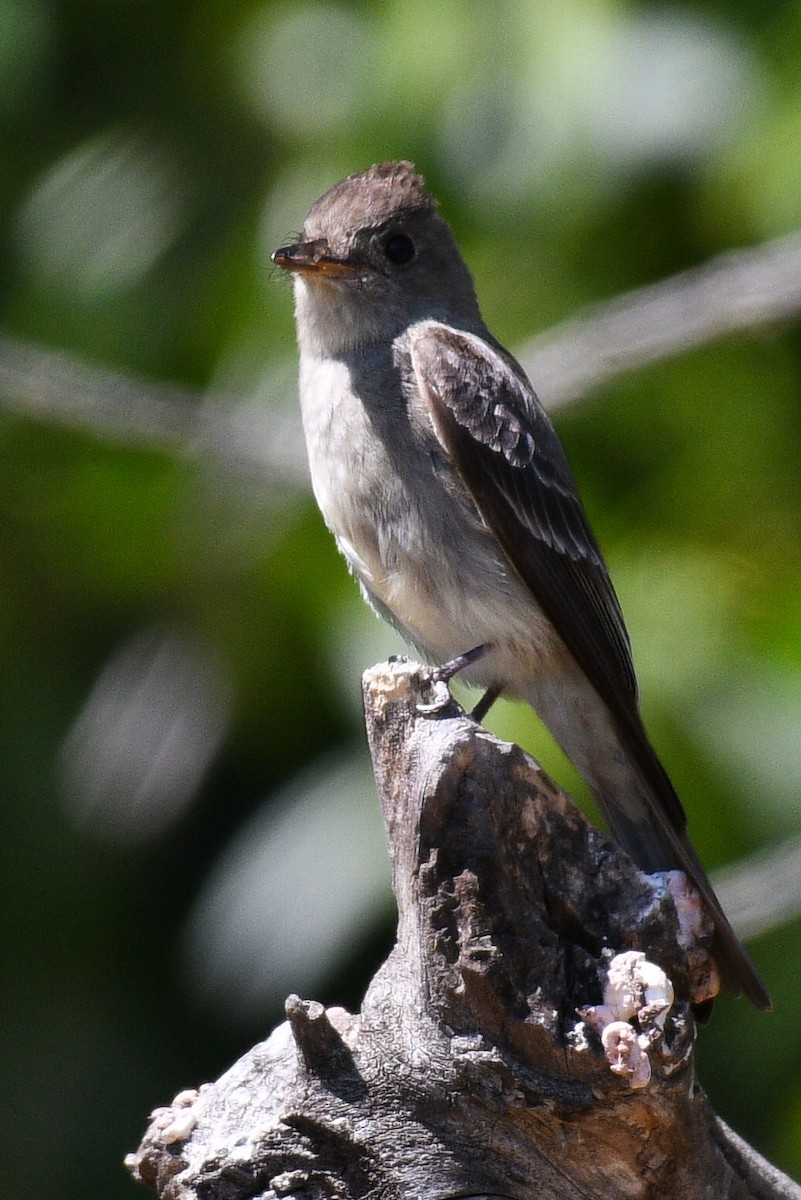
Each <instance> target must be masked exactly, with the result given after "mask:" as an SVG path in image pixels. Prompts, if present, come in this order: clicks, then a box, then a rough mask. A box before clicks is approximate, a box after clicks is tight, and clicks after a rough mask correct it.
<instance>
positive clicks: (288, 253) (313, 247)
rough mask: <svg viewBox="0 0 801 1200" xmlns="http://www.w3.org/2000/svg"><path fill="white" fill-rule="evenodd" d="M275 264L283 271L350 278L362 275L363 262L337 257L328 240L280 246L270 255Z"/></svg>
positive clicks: (329, 277)
mask: <svg viewBox="0 0 801 1200" xmlns="http://www.w3.org/2000/svg"><path fill="white" fill-rule="evenodd" d="M272 259H273V262H274V263H275V265H276V266H278V267H282V268H283V270H285V271H296V272H297V273H298V274H300V275H321V276H323V277H324V278H326V279H352V278H353V277H354V276H356V275H363V274H364V271H365V264H364V263H361V262H354V261H353V260H352V259H347V258H337V257H336V256H335V255H333V254H331V252H330V250H329V248H328V242H326V241H325V240H324V239H319V240H318V241H315V242H295V243H294V244H293V245H291V246H281V248H280V249H279V250H276V251H274V253H273V256H272Z"/></svg>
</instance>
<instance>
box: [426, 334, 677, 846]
mask: <svg viewBox="0 0 801 1200" xmlns="http://www.w3.org/2000/svg"><path fill="white" fill-rule="evenodd" d="M410 353H411V358H412V365H413V368H414V372H415V377H416V380H417V383H418V386H419V389H420V392H421V394H422V396H423V397H424V399H425V401H426V403H427V405H428V407H429V411H430V413H431V418H432V421H433V424H434V428H435V431H436V433H437V436H438V438H439V439H440V441H441V442H442V444H443V446H444V447H445V449H446V451H447V452H448V454H449V456H450V459H451V461H452V462H453V465H454V467H455V468H456V470H457V472H458V474H459V475H460V477H461V479H462V480H463V482H464V484H465V485H466V487H467V488H468V490H469V491H470V493H471V495H472V497H473V499H474V501H475V503H476V506H477V507H478V510H479V512H480V514H481V516H482V518H483V520H484V521H485V522H486V524H487V526H488V527H489V529H491V530H492V532H493V533H494V534H495V536H496V537H497V539H498V541H499V543H500V545H501V547H502V548H503V550H504V552H505V554H506V556H507V558H508V559H509V562H510V563H511V564H512V566H513V567H514V569H515V571H516V572H517V574H518V575H519V576H520V578H521V579H522V581H523V583H524V584H525V585H526V587H527V588H528V589H529V591H530V592H531V594H532V596H533V597H534V599H535V600H536V601H537V603H538V604H539V606H540V608H541V609H542V610H543V612H544V613H545V615H546V617H547V618H548V620H549V621H550V622H551V624H552V625H553V627H554V629H555V630H556V632H557V633H558V635H559V637H560V638H561V639H562V641H563V642H564V644H565V646H566V647H567V648H568V650H569V651H570V653H571V654H572V656H573V658H574V659H575V660H576V663H577V664H578V666H579V667H580V668H581V670H582V671H583V672H584V674H585V675H586V677H587V679H588V680H589V681H590V683H591V684H592V686H593V688H594V689H595V691H596V692H597V694H598V696H599V697H600V698H601V700H602V701H603V702H604V704H605V705H606V707H607V708H608V710H609V712H610V713H611V714H612V716H613V718H614V719H615V721H616V724H617V726H618V728H619V731H620V733H621V736H622V738H623V741H624V743H625V744H626V745H627V746H628V748H629V750H630V752H631V755H632V758H633V760H634V762H635V763H637V765H638V767H639V769H640V771H641V773H642V774H643V776H644V778H645V780H646V781H648V782H649V783H650V785H651V787H652V788H653V791H654V793H655V794H656V795H658V796H659V799H660V802H661V804H662V805H663V806H664V809H663V814H664V816H667V817H668V818H669V820H670V822H671V823H672V824H673V827H674V829H677V830H683V829H684V828H685V826H686V818H685V815H684V809H683V808H682V805H681V802H680V800H679V799H678V797H677V796H676V793H675V791H674V789H673V787H672V785H671V783H670V781H669V779H668V777H667V775H666V773H665V771H664V768H663V767H662V764H661V763H660V762H659V759H658V757H657V755H656V753H655V752H654V750H653V748H652V747H651V744H650V742H649V741H648V737H647V735H646V733H645V730H644V728H643V725H642V721H641V718H640V715H639V711H638V708H637V680H636V677H635V674H634V666H633V663H632V659H631V648H630V644H629V638H628V633H627V631H626V625H625V622H624V620H623V614H622V613H621V611H620V604H619V603H618V599H617V596H616V595H615V591H614V588H613V587H612V582H611V580H610V578H609V572H608V571H607V569H606V564H605V562H604V559H603V555H602V553H601V549H600V547H599V545H598V543H597V541H596V539H595V535H594V534H593V532H592V530H591V528H590V525H589V522H588V520H587V516H586V514H585V512H584V508H583V506H582V503H581V500H580V499H579V495H578V489H577V487H576V484H575V481H574V479H573V475H572V472H571V470H570V466H569V464H568V462H567V458H566V456H565V453H564V450H563V449H562V445H561V442H560V441H559V438H558V437H557V435H556V431H555V430H554V428H553V426H552V425H551V422H550V419H549V418H548V415H547V413H546V412H545V409H544V408H543V407H542V405H541V404H540V402H539V400H538V399H537V397H536V394H535V393H534V390H533V388H532V387H531V384H530V383H529V382H528V380H527V379H526V376H525V374H524V372H523V370H522V368H521V367H520V366H519V365H518V364H517V363H515V362H514V360H513V359H511V357H507V356H506V353H505V351H502V350H501V349H500V348H497V349H496V348H495V346H493V345H492V344H491V343H489V342H487V341H485V340H484V339H483V338H480V337H477V336H476V335H475V334H471V333H465V332H462V331H459V330H456V329H452V328H451V327H449V326H447V325H443V324H440V323H438V322H435V321H428V322H425V323H424V324H422V325H420V326H418V328H417V330H416V331H415V334H414V336H413V337H412V339H411V345H410ZM663 814H658V816H663ZM664 816H663V819H664Z"/></svg>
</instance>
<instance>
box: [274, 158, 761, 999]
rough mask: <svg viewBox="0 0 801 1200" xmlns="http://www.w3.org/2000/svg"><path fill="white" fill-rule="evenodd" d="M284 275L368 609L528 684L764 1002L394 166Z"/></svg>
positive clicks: (528, 692)
mask: <svg viewBox="0 0 801 1200" xmlns="http://www.w3.org/2000/svg"><path fill="white" fill-rule="evenodd" d="M273 257H274V259H275V261H276V262H277V263H278V264H279V266H281V267H284V268H285V269H287V270H289V271H291V272H292V275H293V278H294V282H295V306H296V320H297V331H298V345H299V349H300V397H301V407H302V411H303V422H304V429H305V434H306V441H307V447H308V453H309V464H310V468H311V475H312V483H313V487H314V491H315V495H316V497H317V501H318V503H319V505H320V509H321V511H322V513H323V516H324V518H325V520H326V523H327V524H328V526H329V527H330V529H331V530H332V532H333V534H334V537H335V538H336V540H337V544H338V546H339V548H340V550H341V551H342V553H343V554H344V555H345V558H346V559H347V561H348V563H349V565H350V567H351V570H352V571H353V573H354V574H355V575H356V577H357V579H358V580H359V583H360V586H361V588H362V591H363V593H364V595H365V597H366V599H367V600H368V602H369V603H370V604H372V606H373V607H374V608H375V609H376V610H377V611H378V612H379V613H380V614H381V615H382V616H384V617H385V618H386V619H388V620H389V621H391V622H392V623H393V625H395V627H396V628H397V629H398V630H399V631H400V632H401V634H402V635H403V636H404V637H405V638H407V639H408V640H409V641H410V642H411V643H412V644H414V645H415V646H417V647H418V648H419V649H420V650H421V651H422V652H423V653H424V654H425V655H427V656H428V657H429V658H430V659H432V660H434V661H439V662H444V661H446V660H449V659H452V658H455V657H456V656H457V655H459V654H462V653H463V652H465V651H468V650H471V649H473V648H474V647H477V646H485V647H487V650H486V652H485V653H484V654H483V656H482V657H481V658H480V659H479V660H478V661H477V662H475V663H474V664H473V665H471V666H470V667H469V668H468V670H467V671H466V673H465V674H466V677H467V678H468V681H469V682H472V683H476V684H480V685H483V686H484V687H486V688H489V689H491V690H492V691H494V692H497V693H500V692H503V693H505V694H508V695H511V696H519V697H523V698H524V699H526V700H527V701H528V702H529V703H530V704H531V705H532V706H533V707H534V709H535V710H536V712H537V713H538V715H539V717H540V718H541V720H542V721H543V722H544V724H545V725H546V726H547V727H548V728H549V729H550V731H551V732H552V734H553V735H554V737H555V738H556V740H557V741H558V742H559V743H560V745H561V746H562V748H563V749H564V750H565V752H566V754H567V755H568V757H569V758H570V759H571V760H572V762H573V763H574V765H575V766H576V768H577V769H578V770H579V772H580V773H581V774H582V775H583V776H584V778H585V779H586V780H587V782H588V783H589V786H590V788H591V789H592V791H593V793H594V794H595V796H596V797H597V799H598V801H599V803H600V805H601V807H602V810H603V812H604V814H605V816H606V818H607V820H608V822H609V825H610V827H611V828H612V830H613V832H614V833H615V834H616V836H617V837H618V839H619V840H620V842H621V843H622V845H623V846H624V847H625V848H626V850H627V851H628V852H629V854H630V855H631V857H632V858H633V859H634V861H635V862H636V863H637V864H638V866H640V867H641V868H642V869H643V870H646V871H660V870H670V869H673V868H678V869H680V870H683V871H685V872H686V874H687V875H688V876H689V877H690V879H691V880H692V882H693V883H694V884H695V886H696V888H697V889H698V890H699V891H700V893H701V894H702V896H703V897H704V900H705V902H706V904H707V906H708V909H709V911H710V913H711V915H712V917H713V920H714V923H715V931H716V941H715V955H716V959H717V962H718V964H719V966H720V968H721V970H722V972H723V974H724V976H725V977H726V979H727V981H728V983H729V985H730V987H731V988H732V989H733V990H734V991H735V992H740V991H743V992H745V993H746V995H747V996H748V997H749V998H750V999H751V1000H752V1001H753V1002H754V1003H755V1004H756V1005H757V1006H758V1007H760V1008H768V1007H769V1006H770V999H769V997H768V994H767V992H766V990H765V987H764V984H763V983H762V981H761V979H760V978H759V975H758V974H757V972H756V970H755V968H754V966H753V964H752V963H751V961H750V959H749V958H748V955H747V954H746V952H745V950H744V949H743V948H742V946H741V945H740V943H739V941H738V940H737V938H736V936H735V934H734V932H733V931H732V929H731V926H730V925H729V923H728V921H727V920H726V917H725V915H724V914H723V912H722V910H721V908H720V905H719V903H718V901H717V899H716V897H715V895H714V892H713V890H712V887H711V884H710V883H709V880H708V878H707V876H706V873H705V872H704V870H703V867H702V866H701V864H700V862H699V860H698V858H697V856H696V854H695V852H694V850H693V848H692V846H691V844H690V842H689V839H688V838H687V834H686V820H685V815H684V810H683V808H682V805H681V803H680V801H679V799H678V797H677V795H676V793H675V791H674V789H673V787H672V785H671V783H670V780H669V779H668V776H667V774H666V773H665V770H664V768H663V767H662V765H661V763H660V761H659V759H658V757H657V755H656V753H655V751H654V750H653V748H652V746H651V744H650V742H649V740H648V737H647V734H646V732H645V729H644V727H643V724H642V721H641V718H640V715H639V710H638V706H637V684H636V678H635V674H634V667H633V665H632V660H631V651H630V648H629V639H628V634H627V632H626V627H625V624H624V621H623V616H622V614H621V611H620V606H619V604H618V601H617V597H616V595H615V592H614V589H613V587H612V583H611V581H610V579H609V574H608V572H607V569H606V565H605V563H604V560H603V555H602V553H601V550H600V548H599V546H598V543H597V541H596V539H595V537H594V535H593V533H592V530H591V528H590V526H589V523H588V521H587V517H586V515H585V513H584V509H583V507H582V504H581V500H580V499H579V495H578V490H577V488H576V484H575V481H574V479H573V476H572V473H571V471H570V467H569V465H568V462H567V459H566V457H565V454H564V451H563V449H562V446H561V444H560V442H559V439H558V437H557V435H556V433H555V431H554V429H553V426H552V425H551V422H550V420H549V418H548V416H547V414H546V413H545V411H544V409H543V408H542V406H541V404H540V403H539V401H538V400H537V397H536V395H535V393H534V390H533V388H532V387H531V384H530V383H529V381H528V379H527V378H526V375H525V373H524V371H523V369H522V367H521V366H520V365H519V364H518V363H517V362H516V361H515V360H514V359H513V358H512V356H511V355H510V354H508V353H507V351H505V350H504V349H503V347H502V346H500V345H499V344H498V342H496V341H495V339H494V338H493V337H492V335H491V334H490V332H489V331H488V330H487V328H486V326H485V325H484V322H483V321H482V318H481V314H480V312H479V308H478V303H477V300H476V296H475V291H474V288H473V282H472V279H471V277H470V273H469V271H468V269H467V267H466V266H465V264H464V262H463V260H462V258H461V255H460V254H459V251H458V249H457V247H456V244H455V242H454V239H453V235H452V234H451V231H450V229H449V227H448V226H447V224H446V223H445V222H444V221H443V220H442V218H441V217H440V216H439V215H438V213H437V211H436V206H435V204H434V202H433V200H432V199H431V197H430V196H429V195H428V194H427V192H426V190H425V185H424V182H423V180H422V178H421V177H420V176H419V175H418V174H417V173H416V172H415V171H414V168H413V167H412V165H411V164H410V163H405V162H396V163H385V164H381V165H378V166H374V167H371V168H370V169H369V170H367V171H363V172H360V173H358V174H355V175H351V176H349V177H348V178H347V179H345V180H343V181H342V182H341V183H338V184H337V185H336V186H335V187H333V188H331V189H330V191H328V192H326V193H325V195H324V196H322V197H321V198H320V199H319V200H318V201H317V203H316V204H315V205H314V206H313V207H312V209H311V211H310V212H309V215H308V217H307V218H306V222H305V224H304V228H303V235H302V238H301V239H300V240H299V241H298V242H297V243H295V244H293V245H290V246H285V247H282V248H281V249H280V250H277V251H276V252H275V254H274V256H273Z"/></svg>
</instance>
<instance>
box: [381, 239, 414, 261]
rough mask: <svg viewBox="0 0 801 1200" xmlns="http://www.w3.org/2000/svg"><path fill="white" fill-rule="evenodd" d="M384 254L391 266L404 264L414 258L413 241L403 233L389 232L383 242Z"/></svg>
mask: <svg viewBox="0 0 801 1200" xmlns="http://www.w3.org/2000/svg"><path fill="white" fill-rule="evenodd" d="M384 254H385V255H386V256H387V258H388V259H389V261H390V262H391V263H392V264H393V266H396V267H402V266H405V264H406V263H409V262H411V261H412V259H413V258H414V255H415V249H414V242H413V241H412V239H411V238H409V237H407V236H406V234H405V233H391V234H390V235H389V237H388V238H387V239H386V241H385V242H384Z"/></svg>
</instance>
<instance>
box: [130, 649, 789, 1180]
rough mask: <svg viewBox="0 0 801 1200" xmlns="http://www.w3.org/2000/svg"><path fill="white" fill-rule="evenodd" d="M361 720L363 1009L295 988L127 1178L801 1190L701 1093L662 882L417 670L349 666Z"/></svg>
mask: <svg viewBox="0 0 801 1200" xmlns="http://www.w3.org/2000/svg"><path fill="white" fill-rule="evenodd" d="M365 709H366V717H367V728H368V736H369V741H370V750H371V753H372V756H373V763H374V768H375V774H376V782H377V785H378V791H379V795H380V797H381V803H382V807H383V811H384V816H385V820H386V825H387V831H388V840H389V846H390V854H391V857H392V861H393V874H394V887H395V893H396V896H397V901H398V914H399V922H398V939H397V944H396V946H395V949H394V950H393V952H392V953H391V955H390V957H389V959H388V960H387V962H386V963H385V964H384V965H383V967H381V969H380V970H379V971H378V973H377V974H376V976H375V978H374V979H373V981H372V983H371V985H370V987H369V989H368V992H367V995H366V996H365V999H364V1003H363V1005H362V1009H361V1013H360V1014H358V1015H355V1016H353V1015H350V1014H348V1013H346V1012H345V1011H344V1010H342V1009H328V1010H325V1009H323V1007H322V1006H321V1005H319V1004H317V1003H315V1002H309V1001H302V1000H299V999H298V998H297V997H290V999H289V1000H288V1001H287V1015H288V1022H287V1023H286V1024H284V1025H282V1026H280V1027H279V1028H278V1029H276V1030H275V1032H274V1033H273V1034H272V1036H271V1037H270V1038H269V1039H268V1040H267V1041H266V1042H264V1043H263V1044H261V1045H259V1046H256V1047H255V1048H254V1049H253V1050H251V1051H250V1052H249V1053H248V1054H246V1055H245V1056H244V1057H243V1058H242V1059H240V1061H239V1062H238V1063H236V1064H235V1065H234V1066H233V1067H232V1068H231V1070H230V1071H228V1072H227V1073H226V1074H225V1075H223V1076H222V1078H221V1079H219V1080H217V1082H216V1083H214V1084H207V1085H205V1086H204V1087H203V1088H201V1089H200V1091H198V1092H187V1093H182V1095H181V1096H179V1097H177V1098H176V1100H175V1101H174V1102H173V1104H172V1105H171V1106H170V1107H169V1108H166V1109H161V1110H157V1112H156V1113H154V1114H153V1117H152V1123H151V1126H150V1128H149V1129H148V1132H147V1134H146V1136H145V1139H144V1141H143V1143H142V1146H141V1147H140V1149H139V1151H138V1152H137V1154H136V1155H132V1156H131V1157H130V1159H129V1160H128V1165H129V1167H130V1169H131V1171H132V1172H133V1174H134V1175H135V1177H137V1178H139V1179H141V1180H142V1181H143V1182H145V1183H147V1184H149V1185H150V1186H151V1187H153V1188H155V1190H156V1191H158V1193H159V1195H160V1196H161V1197H163V1198H164V1200H190V1198H195V1197H197V1198H201V1197H202V1198H204V1200H208V1198H209V1197H215V1198H218V1197H219V1198H223V1197H224V1198H226V1200H238V1198H240V1197H241V1198H245V1197H255V1196H259V1197H266V1198H269V1200H273V1197H288V1196H292V1197H295V1196H297V1198H298V1200H317V1198H318V1197H338V1198H348V1197H366V1196H368V1195H371V1196H375V1195H383V1196H397V1197H401V1196H402V1197H404V1198H405V1200H418V1198H419V1200H424V1198H425V1200H431V1198H432V1197H445V1196H459V1197H467V1196H472V1197H477V1196H489V1195H492V1196H499V1197H504V1196H505V1197H510V1198H513V1200H524V1198H531V1197H537V1198H538V1200H567V1198H568V1197H570V1198H573V1197H597V1198H598V1200H600V1198H603V1200H616V1198H618V1197H619V1198H620V1200H623V1198H624V1197H625V1198H626V1200H631V1198H632V1197H677V1198H680V1200H700V1198H701V1197H705V1198H708V1197H715V1200H726V1198H731V1200H735V1198H737V1200H740V1198H743V1200H745V1198H754V1200H756V1198H759V1200H779V1198H782V1200H801V1189H799V1188H798V1187H797V1186H796V1185H795V1184H794V1183H793V1182H792V1181H791V1180H789V1179H787V1178H786V1177H784V1176H782V1175H781V1174H780V1173H779V1172H777V1171H775V1169H774V1168H772V1167H771V1166H770V1165H769V1164H767V1163H765V1162H764V1161H763V1160H762V1159H761V1158H760V1157H759V1156H758V1155H757V1154H755V1152H754V1151H752V1150H751V1149H750V1148H749V1147H748V1146H746V1145H745V1144H744V1143H742V1142H741V1141H740V1140H739V1139H738V1138H737V1137H736V1136H735V1135H734V1134H732V1133H731V1131H729V1130H727V1129H726V1127H725V1126H724V1125H723V1124H722V1123H721V1122H719V1121H718V1120H717V1118H716V1117H715V1115H714V1114H713V1112H712V1111H711V1108H710V1106H709V1104H708V1102H707V1100H706V1098H705V1097H704V1095H703V1093H702V1092H701V1091H700V1089H699V1088H698V1086H697V1084H696V1082H695V1078H694V1074H693V1056H692V1046H693V1039H694V1036H695V1027H694V1021H693V1016H692V1004H693V1003H698V1002H701V1001H703V1000H704V999H705V998H706V997H707V996H709V995H710V994H711V993H712V992H714V990H715V980H716V976H715V971H714V966H713V965H712V964H711V961H710V959H709V957H708V954H707V950H706V947H707V944H708V939H709V935H710V930H709V929H708V928H707V927H706V923H705V921H704V919H703V917H702V916H701V915H700V914H699V910H698V908H697V905H696V904H695V903H694V900H693V897H692V896H690V895H687V894H686V893H684V892H682V889H681V886H680V885H681V878H680V877H678V878H677V877H675V876H674V877H673V878H670V877H665V878H662V877H657V878H652V879H647V878H645V877H643V876H642V875H641V874H640V873H639V872H638V871H637V870H636V869H635V868H634V867H633V865H632V864H631V862H630V861H629V860H628V858H627V857H626V856H625V855H624V854H623V853H622V851H621V850H619V849H618V848H617V847H616V846H615V845H614V843H612V842H611V841H609V840H608V839H607V838H606V837H605V836H604V835H602V834H601V833H599V832H598V831H597V830H595V829H593V828H592V826H591V825H590V824H589V823H588V822H587V821H586V819H585V818H584V817H583V816H582V814H581V813H580V812H579V811H578V810H577V809H576V807H575V805H574V804H573V803H572V801H571V800H570V799H569V798H568V797H567V796H565V795H564V794H563V793H562V792H560V791H559V789H558V788H557V787H556V786H555V785H554V784H553V783H552V781H551V780H550V779H548V777H547V776H546V775H545V774H544V773H543V772H542V771H541V770H540V769H539V767H538V766H537V764H536V763H535V762H533V760H532V759H531V758H530V757H528V756H527V755H526V754H524V753H523V752H522V751H521V750H520V749H519V748H518V747H516V746H511V745H508V744H506V743H503V742H501V741H499V740H498V739H497V738H494V737H492V736H491V735H490V734H488V733H487V732H486V731H485V730H484V729H482V728H481V727H480V726H478V725H476V724H475V722H473V721H472V720H471V719H470V718H469V717H467V716H465V714H464V713H463V712H462V710H461V709H460V708H459V707H458V705H456V704H455V703H454V702H453V701H452V700H451V698H450V696H449V695H448V693H447V690H443V688H442V687H441V685H437V686H436V687H434V688H432V686H431V685H430V682H429V677H428V675H427V673H426V672H425V670H424V669H423V668H421V667H419V666H418V665H416V664H414V663H408V662H405V661H403V660H399V661H397V662H393V663H391V664H385V665H382V666H381V667H378V668H375V669H374V670H373V671H371V672H368V673H367V675H366V676H365ZM677 910H678V911H677ZM679 914H680V915H679ZM683 946H684V947H685V948H682V947H683ZM615 978H616V979H617V988H615V987H614V986H613V983H612V982H611V981H612V980H614V979H615ZM671 983H672V986H673V988H675V992H676V999H675V1002H673V1003H671V1001H672V995H671ZM668 1010H669V1011H668ZM742 1018H743V1021H750V1020H757V1019H762V1018H758V1017H757V1016H756V1015H755V1014H754V1013H753V1012H752V1011H751V1009H749V1008H747V1007H746V1006H745V1005H743V1007H742Z"/></svg>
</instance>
